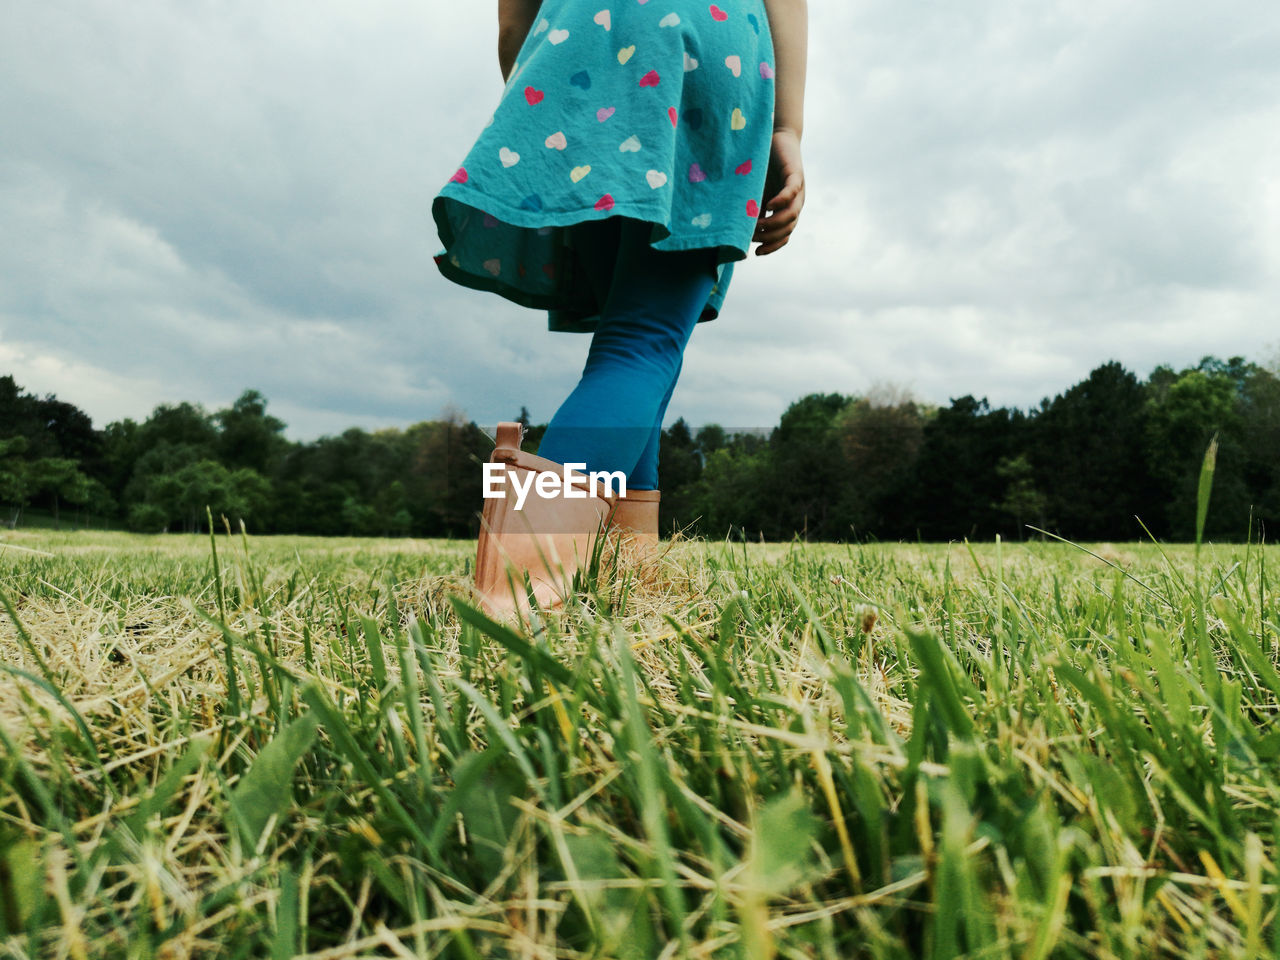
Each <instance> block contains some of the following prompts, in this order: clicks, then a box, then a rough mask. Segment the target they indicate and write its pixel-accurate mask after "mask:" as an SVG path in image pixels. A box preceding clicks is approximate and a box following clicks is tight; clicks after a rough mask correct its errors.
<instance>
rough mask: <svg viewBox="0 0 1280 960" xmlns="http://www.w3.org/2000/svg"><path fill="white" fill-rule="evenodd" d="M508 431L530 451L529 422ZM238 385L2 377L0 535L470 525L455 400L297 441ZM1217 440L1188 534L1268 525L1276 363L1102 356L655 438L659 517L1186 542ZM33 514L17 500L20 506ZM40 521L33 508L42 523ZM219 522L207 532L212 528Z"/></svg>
mask: <svg viewBox="0 0 1280 960" xmlns="http://www.w3.org/2000/svg"><path fill="white" fill-rule="evenodd" d="M520 419H521V420H522V422H524V423H525V424H526V425H527V426H528V430H527V443H526V447H527V448H528V449H530V450H536V448H537V443H538V440H539V438H540V437H541V434H542V431H543V430H544V429H545V425H543V426H534V425H532V424H530V423H529V416H528V413H527V411H526V410H523V409H522V410H521V411H520ZM284 430H285V424H284V423H283V422H282V421H281V420H279V419H278V418H276V417H274V416H272V415H271V414H270V413H268V412H267V400H266V398H265V397H263V396H262V394H261V393H259V392H258V391H256V390H246V391H245V392H244V393H243V394H242V395H241V396H240V397H239V399H237V400H236V401H235V403H233V404H232V405H231V406H229V407H226V408H224V409H220V410H216V411H214V412H212V413H210V412H208V411H206V410H205V409H204V408H203V407H201V406H200V405H198V404H192V403H177V404H162V405H160V406H158V407H156V408H155V410H154V411H152V413H151V415H150V416H149V417H147V419H146V420H144V421H142V422H141V423H138V422H135V421H134V420H132V419H125V420H121V421H116V422H112V423H109V424H107V426H106V427H105V428H103V429H96V428H95V427H94V426H93V423H92V420H91V419H90V417H89V416H88V414H86V413H85V412H84V411H82V410H79V409H78V408H76V407H75V406H73V405H72V404H69V403H65V402H63V401H60V400H58V399H57V398H56V397H54V396H52V395H46V396H43V397H41V396H37V395H35V394H31V393H28V392H26V391H25V390H24V389H23V388H22V387H20V386H19V385H18V384H17V383H16V382H15V381H14V379H13V377H12V376H6V377H3V378H0V504H3V505H4V508H5V512H4V515H3V519H4V520H6V521H7V523H8V525H9V526H10V527H14V526H17V525H20V524H22V523H23V522H24V519H26V520H30V519H31V518H32V517H33V516H35V515H38V516H39V517H40V518H41V519H42V520H44V519H46V518H47V520H51V522H53V523H54V524H57V525H62V524H64V523H70V524H73V525H77V526H80V525H89V524H95V525H102V526H117V527H118V526H123V527H126V528H128V529H131V530H135V531H139V532H161V531H169V532H182V531H185V532H195V531H199V530H203V529H205V527H206V526H207V520H206V516H207V514H206V510H209V511H211V512H212V515H213V516H214V517H215V518H219V521H220V518H223V517H225V518H226V522H227V523H229V524H230V525H231V526H232V529H239V525H240V524H241V523H242V522H243V523H244V525H245V527H246V528H247V529H248V530H250V531H251V532H255V533H299V534H328V535H361V536H416V537H474V536H475V535H476V532H477V529H478V511H479V509H480V507H481V505H482V500H481V493H480V489H481V486H480V485H481V475H480V468H479V464H480V463H482V462H483V461H484V460H486V459H488V456H489V452H490V450H491V449H492V441H491V440H490V439H489V438H488V437H487V436H486V434H485V432H484V431H483V430H482V429H481V428H480V427H478V426H477V425H476V424H475V423H473V422H471V421H468V420H467V419H466V418H465V417H463V416H462V415H461V414H458V413H448V414H446V415H445V416H443V417H441V418H440V419H437V420H432V421H425V422H422V423H417V424H414V425H412V426H410V427H407V428H405V429H385V430H376V431H372V432H370V431H365V430H362V429H358V428H352V429H349V430H347V431H345V432H344V433H342V434H341V435H339V436H325V437H321V438H319V439H318V440H313V441H307V442H298V441H292V440H289V439H287V438H286V437H285V435H284ZM1215 437H1216V438H1217V442H1218V456H1217V472H1216V477H1215V483H1214V492H1213V499H1212V503H1211V509H1210V512H1209V520H1208V527H1207V535H1208V536H1212V537H1215V538H1218V539H1244V538H1245V537H1247V536H1254V537H1257V536H1259V535H1260V533H1261V532H1263V531H1265V530H1266V529H1267V528H1268V527H1270V526H1274V525H1276V524H1277V523H1280V376H1278V375H1277V370H1276V369H1275V368H1274V367H1268V366H1263V365H1259V364H1256V363H1252V362H1248V361H1246V360H1245V359H1243V358H1240V357H1233V358H1231V359H1229V360H1225V361H1224V360H1220V359H1218V358H1216V357H1206V358H1205V359H1203V360H1202V361H1201V362H1200V363H1199V364H1197V365H1195V366H1192V367H1187V368H1185V369H1182V370H1174V369H1173V368H1171V367H1167V366H1161V367H1157V368H1156V369H1155V370H1154V371H1152V373H1151V374H1150V375H1149V376H1148V377H1147V378H1146V379H1145V380H1141V379H1139V378H1138V377H1137V376H1136V375H1135V374H1134V373H1132V372H1130V371H1128V370H1126V369H1125V368H1124V367H1123V366H1121V365H1120V364H1118V363H1114V362H1112V363H1107V364H1104V365H1102V366H1100V367H1098V368H1097V369H1096V370H1094V371H1093V372H1092V373H1090V374H1089V376H1088V377H1086V378H1085V379H1084V380H1083V381H1081V382H1080V383H1078V384H1076V385H1075V386H1072V387H1071V388H1069V389H1067V390H1065V391H1063V392H1062V393H1060V394H1058V395H1057V396H1055V397H1053V398H1051V399H1049V398H1046V399H1045V400H1043V401H1042V402H1041V403H1040V405H1039V406H1038V407H1037V408H1034V409H1030V410H1020V409H1014V408H1008V407H994V408H993V407H992V406H990V404H989V403H988V402H987V401H986V400H985V399H977V398H975V397H973V396H964V397H960V398H958V399H953V400H952V401H951V403H950V404H949V405H948V406H939V407H934V406H929V405H927V404H922V403H920V402H918V401H916V400H915V399H913V398H912V397H911V396H909V395H907V394H905V393H902V392H901V391H894V390H892V389H880V390H876V391H873V392H872V393H870V394H869V395H845V394H840V393H827V394H811V395H809V396H806V397H802V398H800V399H799V400H796V401H795V402H794V403H792V404H791V406H790V407H788V409H787V410H786V412H785V413H783V415H782V417H781V419H780V421H779V423H778V424H777V425H776V426H775V427H773V428H771V429H769V430H759V431H751V432H739V433H728V432H726V431H725V430H724V429H723V428H722V427H719V426H717V425H714V424H712V425H708V426H704V427H701V428H700V429H697V430H696V431H695V430H693V429H692V428H690V427H689V425H688V424H686V423H685V422H684V421H683V420H680V421H677V422H676V423H675V424H673V425H672V426H671V427H670V428H669V429H668V430H666V431H665V432H664V434H663V438H662V446H661V454H660V474H661V476H662V487H663V489H662V504H661V506H662V524H663V528H664V530H668V531H669V530H671V529H672V528H673V527H679V528H683V529H685V530H688V531H691V532H695V533H698V534H701V535H704V536H707V537H714V538H722V537H725V536H731V537H735V538H746V539H752V540H754V539H759V538H763V539H766V540H785V539H790V538H792V537H795V536H803V537H806V538H808V539H813V540H828V541H849V540H866V539H889V540H900V539H908V540H915V539H921V540H953V539H958V538H961V537H969V538H973V539H990V538H992V537H994V536H995V535H996V534H1001V535H1002V536H1004V537H1005V538H1023V537H1026V536H1028V535H1036V534H1035V528H1038V529H1039V530H1047V531H1050V532H1053V533H1056V534H1058V535H1061V536H1064V537H1067V538H1069V539H1074V540H1125V539H1136V538H1142V537H1145V536H1147V535H1148V533H1149V534H1150V535H1152V536H1155V537H1158V538H1160V539H1171V540H1185V539H1189V538H1190V537H1191V536H1192V535H1193V533H1194V522H1195V514H1196V511H1195V503H1196V489H1197V480H1198V475H1199V468H1200V464H1201V462H1202V458H1203V456H1204V452H1205V449H1206V447H1207V445H1208V444H1209V442H1210V440H1211V439H1213V438H1215ZM33 511H34V513H33ZM46 522H47V521H46ZM218 525H219V523H215V526H218Z"/></svg>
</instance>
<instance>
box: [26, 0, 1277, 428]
mask: <svg viewBox="0 0 1280 960" xmlns="http://www.w3.org/2000/svg"><path fill="white" fill-rule="evenodd" d="M668 2H670V3H672V4H673V5H678V4H679V3H683V2H684V0H668ZM495 8H496V4H495V3H494V2H492V0H465V2H458V0H361V2H358V3H357V2H352V0H343V2H337V0H270V2H267V3H263V2H262V0H129V2H128V3H120V2H118V0H8V2H6V3H5V5H4V12H3V14H2V15H0V131H2V132H0V231H2V236H3V242H2V243H0V373H12V374H14V375H15V377H16V378H17V379H18V382H19V383H20V384H22V385H24V386H26V387H27V389H29V390H31V391H34V392H38V393H42V394H43V393H47V392H54V393H57V394H58V395H59V396H60V397H61V398H63V399H66V400H70V401H72V402H74V403H77V404H79V405H80V406H82V407H83V408H85V409H86V410H87V411H88V412H89V413H90V414H92V415H93V417H94V420H95V422H96V423H98V424H99V425H102V424H105V423H106V422H108V421H110V420H113V419H118V418H121V417H126V416H131V417H135V418H142V417H145V416H146V415H147V413H148V412H149V411H150V410H151V409H152V408H153V407H154V406H155V405H156V404H158V403H161V402H166V401H177V400H184V399H187V400H195V401H199V402H202V403H204V404H206V405H207V406H209V407H210V408H214V407H217V406H221V405H224V404H227V403H229V402H230V401H231V400H233V399H234V398H235V397H236V396H237V395H238V394H239V393H240V392H241V390H243V389H244V388H246V387H255V388H257V389H259V390H261V391H263V392H264V393H265V394H266V395H267V397H268V398H269V400H270V402H271V409H272V410H273V412H275V413H276V414H277V415H278V416H281V417H282V418H283V419H285V420H286V421H287V422H288V423H289V425H290V430H289V432H290V434H291V435H292V436H294V437H297V438H308V437H314V436H318V435H320V434H322V433H336V432H339V431H341V430H342V429H344V428H346V427H348V426H351V425H360V426H365V427H370V428H372V427H378V426H393V425H404V424H408V423H411V422H413V421H416V420H421V419H428V418H432V417H435V416H438V415H439V414H440V413H441V412H442V411H444V410H446V409H448V408H450V407H452V408H456V409H459V410H461V411H463V412H464V413H465V415H466V416H467V417H469V418H471V419H474V420H476V421H477V422H479V423H482V424H492V423H494V422H496V421H497V420H499V419H506V418H509V417H512V416H514V415H515V414H516V413H517V412H518V410H519V408H520V406H521V405H522V404H524V405H526V406H528V408H529V410H530V411H531V413H532V415H533V417H534V419H535V420H537V421H545V420H547V419H549V418H550V416H551V414H552V413H553V412H554V411H555V407H556V405H557V404H558V403H559V401H560V400H561V399H562V398H563V396H564V395H565V394H566V393H567V392H568V391H569V390H570V389H571V388H572V386H573V384H574V383H575V382H576V379H577V375H578V373H579V371H580V368H581V363H582V359H583V357H584V356H585V351H586V347H587V342H588V341H587V339H586V338H585V337H583V336H580V335H572V334H551V333H549V332H548V331H547V329H546V321H545V315H544V314H539V313H536V312H533V311H529V310H525V309H523V308H520V307H516V306H513V305H511V304H508V303H507V302H505V301H503V300H501V299H499V298H497V297H495V296H492V295H487V294H480V293H476V292H473V291H470V290H464V289H462V288H460V287H455V286H453V285H452V284H450V283H449V282H447V281H445V280H444V279H443V278H441V277H440V275H439V274H438V273H437V272H436V269H435V266H434V264H433V263H432V260H431V256H432V255H433V254H434V253H435V252H436V251H437V249H438V240H437V238H436V237H435V232H434V225H433V223H432V221H431V216H430V204H431V199H432V197H433V196H434V194H435V192H436V190H437V189H438V188H439V186H440V185H441V184H442V183H443V182H444V181H445V180H446V179H447V178H448V177H449V176H450V175H451V174H452V173H453V171H454V169H455V168H456V167H457V164H458V162H459V160H460V159H461V158H462V156H463V155H464V154H465V152H466V150H467V148H468V147H469V146H470V143H471V142H472V140H474V138H475V137H476V135H477V134H478V133H479V130H480V128H481V126H482V125H483V123H484V122H485V120H487V119H488V116H489V113H490V112H491V110H492V107H493V106H494V104H495V103H496V100H497V97H498V95H499V94H500V92H501V86H502V82H501V78H500V76H499V70H498V66H497V61H496V56H495V55H494V53H493V50H494V47H495V22H494V20H495V18H494V10H495ZM810 16H811V35H812V48H811V52H810V87H809V97H808V105H807V117H806V131H805V156H806V168H807V175H808V198H809V199H808V207H807V208H806V211H805V214H804V216H803V218H802V222H801V229H800V231H799V232H797V234H796V236H795V238H794V240H793V242H792V244H791V245H790V246H789V247H788V248H787V249H785V250H784V251H782V252H780V253H779V254H777V255H775V256H772V257H765V258H760V259H755V258H752V259H751V260H749V261H748V262H747V263H745V264H741V265H739V268H738V272H737V274H736V276H735V279H734V285H733V288H732V290H731V292H730V297H729V301H728V303H727V305H726V310H725V312H724V313H723V314H722V316H721V317H720V318H719V319H718V320H715V321H713V322H711V323H709V324H701V325H699V327H698V329H697V331H696V333H695V335H694V338H693V340H692V342H691V344H690V347H689V350H688V353H687V354H686V359H685V366H684V375H683V377H682V379H681V383H680V386H679V387H678V388H677V391H676V394H675V397H674V399H673V400H672V403H671V407H670V409H669V412H668V418H669V421H670V420H673V419H675V418H676V417H677V416H684V417H685V418H686V419H687V420H689V421H690V422H692V423H694V424H701V423H705V422H719V423H722V424H724V425H726V426H737V427H749V426H767V425H770V424H773V423H775V422H776V421H777V418H778V415H779V414H780V413H781V412H782V410H783V409H785V407H786V405H787V404H788V403H789V402H790V401H792V400H794V399H795V398H797V397H799V396H802V395H803V394H805V393H809V392H813V391H840V392H844V393H859V392H864V391H867V390H869V389H872V388H873V387H875V386H876V385H878V384H896V385H899V386H902V387H907V388H910V389H911V390H912V391H913V392H914V393H915V394H916V395H917V396H918V397H920V398H921V399H923V400H926V401H929V402H934V403H946V402H947V401H948V399H949V398H950V397H953V396H960V395H963V394H966V393H973V394H975V395H978V396H983V395H985V396H988V397H989V398H990V399H991V401H992V402H993V403H995V404H1013V405H1019V406H1030V405H1033V404H1035V403H1037V402H1038V401H1039V400H1040V398H1041V397H1043V396H1045V395H1052V394H1054V393H1056V392H1058V391H1059V390H1061V389H1063V388H1064V387H1066V386H1068V385H1070V384H1071V383H1074V382H1075V381H1077V380H1079V379H1080V378H1081V377H1083V376H1084V375H1085V374H1087V372H1088V371H1089V370H1090V369H1091V368H1092V367H1094V366H1096V365H1097V364H1099V363H1101V362H1104V361H1106V360H1109V359H1118V360H1120V361H1122V362H1124V363H1125V364H1126V365H1128V366H1129V367H1130V368H1131V369H1134V370H1135V371H1136V372H1138V373H1139V374H1141V375H1146V374H1147V373H1148V372H1149V371H1150V370H1151V368H1152V367H1153V366H1155V365H1156V364H1158V363H1170V364H1175V365H1176V364H1186V363H1194V362H1195V361H1196V360H1198V359H1199V358H1200V356H1202V355H1203V354H1206V353H1215V354H1218V355H1220V356H1230V355H1234V354H1243V355H1245V356H1248V357H1250V358H1254V359H1260V360H1261V359H1266V358H1268V357H1270V356H1273V355H1274V354H1275V352H1276V350H1277V349H1280V310H1277V304H1280V273H1278V271H1277V263H1280V97H1278V96H1277V94H1278V93H1280V5H1277V4H1276V3H1275V0H1226V2H1224V3H1221V4H1206V3H1204V2H1203V0H1038V2H1034V3H1028V2H1026V0H964V2H963V3H950V2H947V3H944V2H938V0H923V2H907V3H904V2H902V0H811V3H810Z"/></svg>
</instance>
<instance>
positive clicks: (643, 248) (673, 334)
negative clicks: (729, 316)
mask: <svg viewBox="0 0 1280 960" xmlns="http://www.w3.org/2000/svg"><path fill="white" fill-rule="evenodd" d="M575 229H577V230H579V231H581V232H580V233H578V234H577V235H576V236H575V246H576V247H577V256H578V259H579V261H580V262H581V263H582V265H583V267H584V268H585V269H586V270H587V271H588V273H589V275H590V278H591V283H592V286H593V287H594V288H595V293H596V298H597V301H598V302H599V303H601V304H602V305H603V306H602V308H601V311H600V322H599V324H598V326H597V327H596V330H595V333H594V334H593V335H592V338H591V348H590V350H589V351H588V352H587V362H586V366H585V367H584V368H583V370H582V378H581V379H580V380H579V381H578V385H577V386H576V387H574V389H573V392H572V393H570V394H569V396H568V398H567V399H566V400H565V401H564V403H562V404H561V405H560V409H559V410H557V411H556V414H555V416H554V417H552V418H551V423H550V424H549V425H548V427H547V432H546V433H545V434H544V435H543V437H542V443H541V445H540V446H539V447H538V455H539V456H542V457H546V458H547V459H549V460H554V461H556V462H557V463H585V464H586V465H587V467H586V468H587V470H588V471H594V470H607V471H614V470H621V471H622V472H623V473H624V474H626V476H627V489H628V490H633V489H634V490H654V489H657V487H658V444H659V441H660V440H661V437H662V418H663V416H664V415H665V414H666V412H667V404H668V403H669V402H670V400H671V392H672V391H673V390H674V389H675V386H676V380H677V379H678V378H679V376H680V368H681V364H682V361H683V358H684V348H685V345H686V344H687V343H688V342H689V336H690V335H691V334H692V333H693V326H694V324H695V323H697V322H698V317H699V316H701V314H702V308H703V306H704V305H705V304H706V302H707V297H709V296H710V295H711V287H712V286H713V285H714V284H715V280H716V258H715V255H714V253H713V251H712V250H710V249H700V250H683V251H678V252H665V251H659V250H654V249H653V248H652V247H651V246H650V245H649V234H650V230H651V226H650V224H648V223H644V222H642V221H639V220H631V219H624V218H620V217H610V218H609V219H607V220H599V221H592V222H590V223H587V224H582V225H581V226H579V227H577V228H575Z"/></svg>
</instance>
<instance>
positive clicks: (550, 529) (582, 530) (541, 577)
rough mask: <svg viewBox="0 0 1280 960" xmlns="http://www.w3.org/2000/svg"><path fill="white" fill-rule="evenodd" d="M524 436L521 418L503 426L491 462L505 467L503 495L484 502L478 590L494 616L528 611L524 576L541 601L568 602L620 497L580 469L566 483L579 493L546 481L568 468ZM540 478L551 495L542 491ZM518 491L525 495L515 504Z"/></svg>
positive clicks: (498, 481) (499, 480) (499, 484)
mask: <svg viewBox="0 0 1280 960" xmlns="http://www.w3.org/2000/svg"><path fill="white" fill-rule="evenodd" d="M523 433H524V428H523V426H522V425H521V424H519V423H512V422H504V423H500V424H498V431H497V445H496V446H495V447H494V450H493V455H492V456H491V457H490V458H489V462H490V463H501V464H503V467H504V469H503V470H502V471H500V472H498V473H497V474H496V475H495V480H494V481H493V483H492V489H494V490H500V491H501V492H502V493H503V494H504V496H503V497H500V498H499V497H486V499H485V502H484V512H483V514H482V515H481V523H480V537H479V541H478V543H477V545H476V591H477V593H478V594H479V595H480V601H481V606H482V607H483V608H484V609H485V610H486V611H487V612H488V613H489V614H490V615H493V616H504V615H507V614H511V613H514V612H516V611H520V612H522V613H524V612H527V611H528V596H527V593H526V587H525V585H524V579H525V576H526V574H527V575H528V578H529V584H530V588H531V589H532V591H533V595H534V598H535V600H536V601H537V602H538V604H539V605H540V606H542V607H556V606H560V605H561V604H563V603H564V602H565V599H566V598H567V595H568V593H569V590H570V587H571V585H572V582H573V575H574V573H575V572H576V571H577V570H579V569H580V568H582V567H584V566H586V565H587V564H588V562H589V560H590V558H591V556H592V552H593V550H594V549H595V547H596V540H597V539H598V537H599V536H600V534H601V533H602V532H603V531H604V529H605V528H606V527H607V526H608V523H609V517H610V515H611V514H612V513H613V512H614V510H615V508H616V505H617V502H618V496H617V495H616V494H608V493H607V492H606V491H605V489H604V487H603V485H602V484H599V483H596V484H594V485H593V484H592V483H591V482H590V480H589V478H588V477H587V476H585V475H583V474H581V473H574V474H572V475H571V476H570V477H569V483H568V487H569V488H570V489H571V490H572V491H573V493H574V494H580V496H576V495H575V496H566V495H565V494H566V492H567V491H566V490H565V489H564V486H565V485H564V484H563V483H561V482H557V483H556V484H551V483H550V482H549V481H541V480H540V477H541V476H542V475H544V474H553V475H554V476H555V477H556V478H557V481H562V480H563V479H564V477H565V470H564V466H563V465H562V464H559V463H556V462H555V461H553V460H548V459H546V458H545V457H538V456H535V455H533V454H531V453H525V452H524V451H522V450H521V449H520V440H521V438H522V436H523ZM540 482H546V483H547V488H548V490H552V491H553V492H552V493H551V494H550V495H543V493H541V492H540V491H539V489H538V486H539V483H540ZM520 490H523V491H525V499H524V502H523V503H522V504H521V505H520V509H517V503H518V502H519V499H518V498H519V496H520V494H519V491H520ZM655 532H656V531H655ZM513 588H514V589H513Z"/></svg>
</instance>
